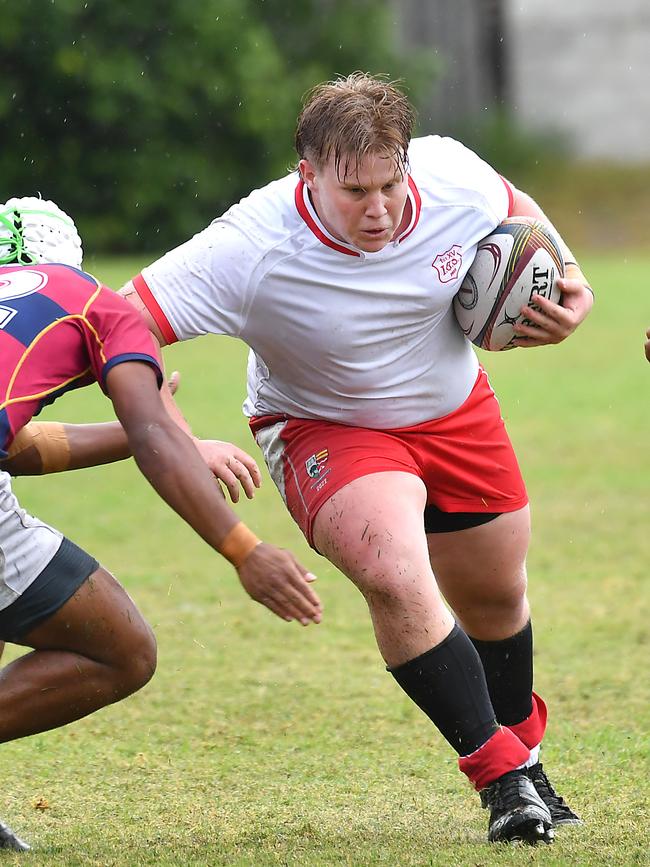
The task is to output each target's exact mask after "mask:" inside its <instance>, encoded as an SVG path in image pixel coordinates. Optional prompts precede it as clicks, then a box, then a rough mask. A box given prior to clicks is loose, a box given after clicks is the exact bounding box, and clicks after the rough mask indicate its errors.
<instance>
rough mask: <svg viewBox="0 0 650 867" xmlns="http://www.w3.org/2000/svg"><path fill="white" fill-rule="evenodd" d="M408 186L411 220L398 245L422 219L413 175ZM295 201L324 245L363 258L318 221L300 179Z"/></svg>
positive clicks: (305, 187)
mask: <svg viewBox="0 0 650 867" xmlns="http://www.w3.org/2000/svg"><path fill="white" fill-rule="evenodd" d="M408 184H409V188H408V194H407V195H408V198H407V202H409V203H410V205H411V219H410V221H409V224H408V226H407V227H406V229H405V230H404V232H402V234H401V236H400V237H399V238H398V239H397V243H398V244H401V243H402V241H404V240H405V239H406V238H408V236H409V235H410V234H411V232H412V231H413V229H415V227H416V225H417V223H418V220H419V219H420V211H421V210H422V199H421V198H420V192H419V190H418V188H417V186H416V184H415V181H414V180H413V178H412V177H411V175H409V176H408ZM295 200H296V208H297V210H298V213H299V214H300V216H301V217H302V219H303V220H304V221H305V223H306V224H307V226H308V227H309V228H310V229H311V231H312V232H313V233H314V235H316V237H317V238H318V240H319V241H320V242H321V243H322V244H325V245H326V246H327V247H331V248H332V249H333V250H337V251H338V252H339V253H345V255H346V256H361V253H360V252H359V251H358V250H355V249H354V247H350V246H348V245H346V244H345V243H344V242H343V241H337V240H336V239H334V238H332V237H331V236H330V235H328V234H327V233H326V231H325V229H324V227H323V226H322V224H321V223H320V221H319V220H318V215H317V214H316V210H315V208H314V206H313V204H312V203H311V200H310V198H309V190H308V189H307V186H306V185H305V182H304V181H303V179H302V178H300V180H299V181H298V183H297V184H296V192H295Z"/></svg>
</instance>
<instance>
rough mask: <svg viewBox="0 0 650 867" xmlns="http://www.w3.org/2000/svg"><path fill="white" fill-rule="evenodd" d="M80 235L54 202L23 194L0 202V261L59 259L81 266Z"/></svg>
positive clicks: (25, 262) (33, 262)
mask: <svg viewBox="0 0 650 867" xmlns="http://www.w3.org/2000/svg"><path fill="white" fill-rule="evenodd" d="M82 258H83V252H82V249H81V238H80V237H79V233H78V232H77V227H76V226H75V224H74V221H73V220H72V218H71V217H69V216H68V215H67V214H66V213H65V212H64V211H62V210H61V208H59V207H58V205H55V204H54V202H49V201H47V200H45V199H39V198H36V197H35V196H26V197H24V198H22V199H19V198H13V199H9V200H8V201H6V202H5V203H4V205H1V206H0V265H39V264H47V263H48V262H49V263H61V264H63V265H72V266H73V267H74V268H81V261H82Z"/></svg>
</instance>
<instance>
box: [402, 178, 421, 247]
mask: <svg viewBox="0 0 650 867" xmlns="http://www.w3.org/2000/svg"><path fill="white" fill-rule="evenodd" d="M409 192H410V193H411V207H412V208H413V214H414V216H413V220H412V222H411V225H410V226H409V228H408V229H407V230H406V232H404V234H403V235H402V237H401V238H399V239H398V241H397V243H398V244H401V243H402V241H403V240H404V239H405V238H408V236H409V235H410V234H411V232H412V231H413V229H415V227H416V226H417V224H418V223H419V221H420V211H421V210H422V197H421V196H420V191H419V190H418V188H417V186H416V183H415V181H414V180H413V178H412V177H411V175H409Z"/></svg>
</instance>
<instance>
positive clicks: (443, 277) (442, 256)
mask: <svg viewBox="0 0 650 867" xmlns="http://www.w3.org/2000/svg"><path fill="white" fill-rule="evenodd" d="M462 249H463V248H462V247H461V246H460V245H459V244H454V246H453V247H450V248H449V249H448V250H446V251H445V252H444V253H438V255H437V256H436V258H435V259H434V260H433V262H432V263H431V265H432V267H433V268H435V269H436V271H437V272H438V279H439V280H440V282H441V283H450V282H451V281H452V280H456V279H457V278H458V274H459V273H460V268H461V265H462V264H463V254H462V252H461V251H462Z"/></svg>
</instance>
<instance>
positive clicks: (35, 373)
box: [0, 265, 162, 458]
mask: <svg viewBox="0 0 650 867" xmlns="http://www.w3.org/2000/svg"><path fill="white" fill-rule="evenodd" d="M123 361H143V362H145V363H147V364H150V365H152V366H153V367H154V368H155V369H156V371H157V375H158V377H159V381H162V374H161V372H160V367H159V363H158V360H157V354H156V350H155V348H154V344H153V341H152V338H151V335H150V333H149V331H148V329H147V328H146V326H145V325H144V323H143V322H142V319H141V317H140V316H139V315H138V314H137V313H136V312H135V310H134V309H133V308H132V307H131V305H130V304H129V303H128V302H126V301H124V299H122V298H120V297H119V296H118V295H116V294H115V293H114V292H112V291H111V290H110V289H108V288H107V287H105V286H103V285H102V284H101V283H99V282H98V281H97V280H96V279H95V278H94V277H92V276H90V274H86V273H84V272H83V271H78V270H77V269H75V268H71V267H69V266H67V265H33V266H24V265H23V266H18V265H6V266H3V267H0V362H1V363H0V458H2V457H6V456H7V449H8V447H9V446H10V444H11V442H12V440H13V438H14V437H15V435H16V434H17V433H18V431H19V430H20V429H21V428H22V427H23V426H24V425H25V424H27V422H28V421H29V420H30V419H31V418H32V417H33V416H35V415H37V414H38V413H39V412H40V411H41V409H42V408H43V407H44V406H45V405H46V404H49V403H52V402H53V401H54V400H56V398H57V397H58V396H59V395H61V394H63V393H64V392H66V391H70V390H71V389H75V388H81V387H82V386H85V385H90V384H91V383H93V382H98V383H99V384H100V386H101V387H102V389H103V390H105V387H106V385H105V384H106V374H107V373H108V371H109V370H110V369H111V368H112V367H113V366H114V365H115V364H119V363H120V362H123Z"/></svg>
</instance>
